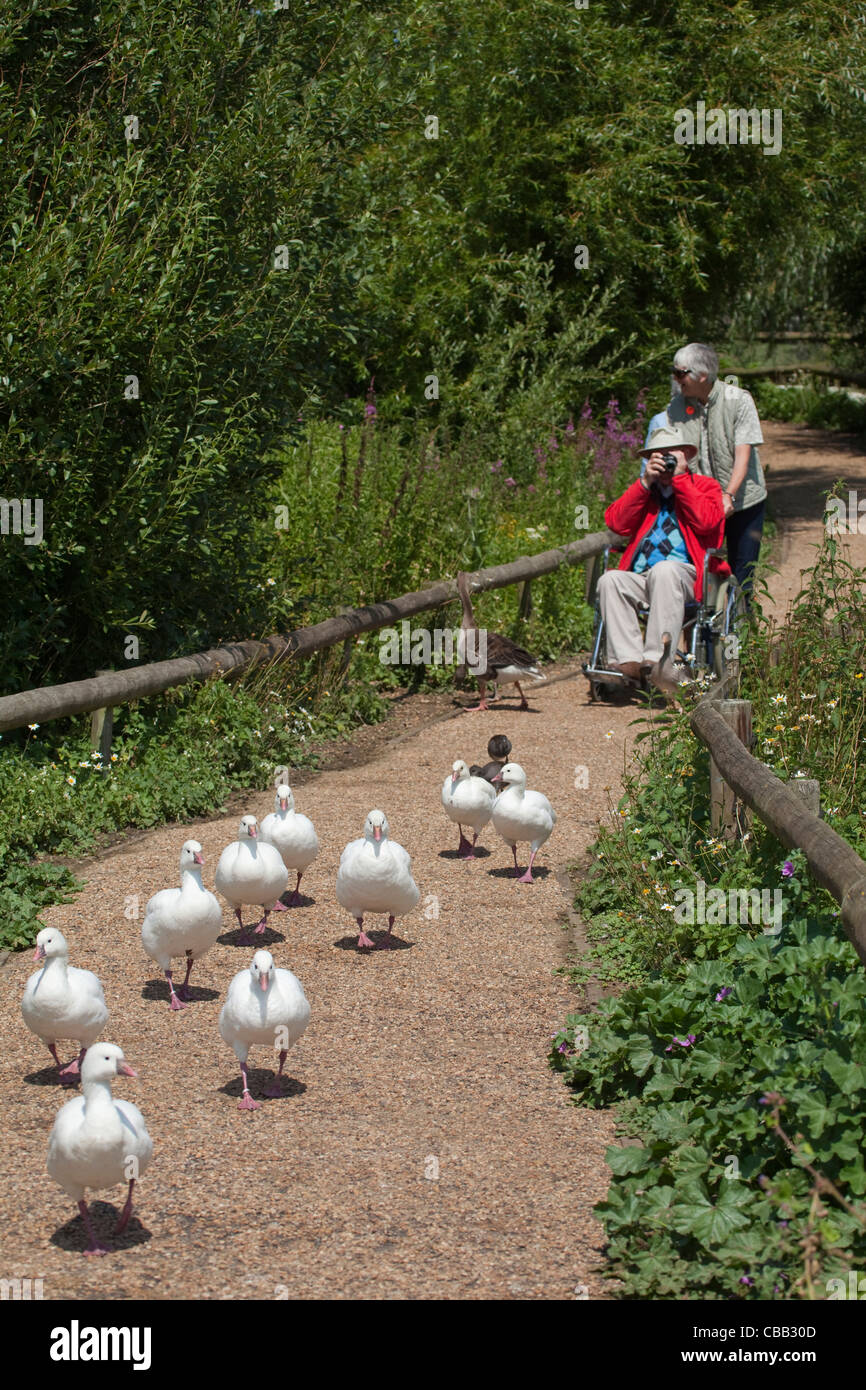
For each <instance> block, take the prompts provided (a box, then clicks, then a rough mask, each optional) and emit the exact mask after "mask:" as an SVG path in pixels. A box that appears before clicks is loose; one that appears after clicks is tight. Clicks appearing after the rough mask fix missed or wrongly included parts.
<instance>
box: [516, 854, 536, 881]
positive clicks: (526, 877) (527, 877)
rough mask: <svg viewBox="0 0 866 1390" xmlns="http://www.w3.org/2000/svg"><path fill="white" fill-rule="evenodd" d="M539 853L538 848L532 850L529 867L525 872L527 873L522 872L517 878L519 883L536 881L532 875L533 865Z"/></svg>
mask: <svg viewBox="0 0 866 1390" xmlns="http://www.w3.org/2000/svg"><path fill="white" fill-rule="evenodd" d="M537 853H538V850H537V849H534V850H533V851H532V853H531V854H530V856H529V867H528V868H527V870H526V873H525V874H522V875H521V877H520V878H519V879H518V880H517V882H518V883H534V882H535V879H534V878H533V877H532V865H533V864H534V862H535V856H536V854H537Z"/></svg>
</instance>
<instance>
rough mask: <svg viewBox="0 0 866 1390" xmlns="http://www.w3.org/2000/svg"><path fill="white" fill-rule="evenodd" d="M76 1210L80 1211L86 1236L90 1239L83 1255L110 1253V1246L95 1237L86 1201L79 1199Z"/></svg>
mask: <svg viewBox="0 0 866 1390" xmlns="http://www.w3.org/2000/svg"><path fill="white" fill-rule="evenodd" d="M78 1210H79V1211H80V1213H81V1219H82V1221H83V1222H84V1228H85V1230H86V1231H87V1238H88V1240H89V1241H90V1244H89V1245H88V1246H87V1249H86V1250H85V1251H84V1253H85V1255H110V1254H111V1246H110V1245H103V1244H102V1241H101V1240H97V1239H96V1232H95V1231H94V1229H93V1226H92V1224H91V1221H90V1212H89V1211H88V1210H87V1203H86V1202H85V1201H83V1200H82V1201H80V1202H79V1203H78Z"/></svg>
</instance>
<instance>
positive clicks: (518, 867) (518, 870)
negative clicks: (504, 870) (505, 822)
mask: <svg viewBox="0 0 866 1390" xmlns="http://www.w3.org/2000/svg"><path fill="white" fill-rule="evenodd" d="M511 853H512V854H513V855H514V872H515V874H519V873H520V865H519V864H518V862H517V846H516V845H512V846H511Z"/></svg>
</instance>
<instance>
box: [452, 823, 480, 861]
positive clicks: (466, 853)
mask: <svg viewBox="0 0 866 1390" xmlns="http://www.w3.org/2000/svg"><path fill="white" fill-rule="evenodd" d="M457 829H458V830H459V831H460V844H459V845H458V846H457V853H458V855H459V857H460V858H461V859H474V858H475V840H473V841H472V844H471V845H470V843H469V841H468V840H467V838H466V836H465V835H464V834H463V826H462V825H458V827H457ZM475 839H476V840H477V839H478V836H477V835H476V836H475Z"/></svg>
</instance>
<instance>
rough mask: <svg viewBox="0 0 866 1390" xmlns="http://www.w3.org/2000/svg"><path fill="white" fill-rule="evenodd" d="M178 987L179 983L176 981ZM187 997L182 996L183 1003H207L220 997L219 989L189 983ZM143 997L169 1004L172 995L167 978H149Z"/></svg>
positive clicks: (142, 992)
mask: <svg viewBox="0 0 866 1390" xmlns="http://www.w3.org/2000/svg"><path fill="white" fill-rule="evenodd" d="M175 987H176V988H177V983H175ZM186 988H187V993H186V997H184V996H183V995H181V996H180V998H181V1003H183V1004H205V1003H209V1002H210V1001H211V1000H213V999H219V997H220V995H219V990H217V989H205V988H204V987H203V986H202V985H187V987H186ZM141 997H142V999H158V1000H159V1001H160V1003H162V1004H168V1003H169V1001H170V999H171V995H170V994H169V992H168V985H167V984H166V982H165V980H148V981H147V983H146V985H145V986H144V988H143V989H142V991H141Z"/></svg>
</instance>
